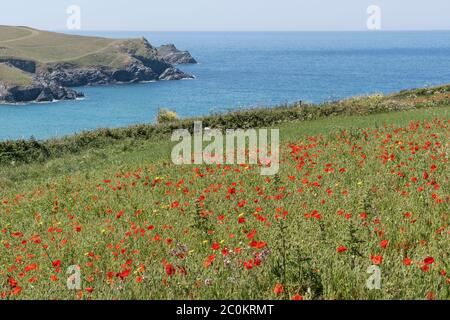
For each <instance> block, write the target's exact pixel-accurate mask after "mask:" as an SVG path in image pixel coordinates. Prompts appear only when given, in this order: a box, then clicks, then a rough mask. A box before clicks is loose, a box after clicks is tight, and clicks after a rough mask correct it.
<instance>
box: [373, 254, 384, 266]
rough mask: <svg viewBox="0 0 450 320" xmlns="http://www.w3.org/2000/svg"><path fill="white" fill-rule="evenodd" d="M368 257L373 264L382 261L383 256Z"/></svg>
mask: <svg viewBox="0 0 450 320" xmlns="http://www.w3.org/2000/svg"><path fill="white" fill-rule="evenodd" d="M370 259H371V260H372V262H373V263H374V264H375V265H379V264H381V263H382V262H383V256H371V257H370Z"/></svg>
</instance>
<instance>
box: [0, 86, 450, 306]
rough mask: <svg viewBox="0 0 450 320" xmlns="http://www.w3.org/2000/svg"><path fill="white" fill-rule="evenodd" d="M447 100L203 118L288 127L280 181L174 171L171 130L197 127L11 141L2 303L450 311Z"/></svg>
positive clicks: (1, 204)
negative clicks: (256, 303) (418, 306)
mask: <svg viewBox="0 0 450 320" xmlns="http://www.w3.org/2000/svg"><path fill="white" fill-rule="evenodd" d="M449 99H450V89H449V87H448V86H443V87H439V88H428V89H420V90H412V91H407V92H402V93H399V94H395V95H390V96H386V97H382V96H373V97H361V98H354V99H348V100H345V101H341V102H334V103H327V104H324V105H320V106H309V105H294V106H282V107H279V108H276V109H273V110H271V109H258V110H247V111H240V112H233V113H230V114H224V115H216V116H209V117H204V118H202V120H204V125H205V126H210V127H218V128H222V129H224V128H238V127H241V128H250V127H252V126H258V127H276V128H280V136H281V139H282V147H281V159H282V161H281V164H280V172H279V174H278V175H276V176H273V177H263V176H260V175H259V172H260V171H259V168H258V166H251V165H243V166H232V165H231V166H228V165H210V166H206V165H198V166H195V165H192V166H189V165H188V166H175V165H173V164H172V162H171V160H170V151H171V148H172V146H173V143H171V142H170V139H169V136H170V133H171V130H172V129H173V128H178V127H186V128H189V127H190V126H191V125H192V121H193V119H186V120H179V121H178V122H176V123H171V124H161V125H142V126H135V127H131V128H123V129H102V130H97V131H94V132H90V133H83V134H80V135H76V136H72V137H66V138H62V139H57V140H49V141H20V142H4V143H2V144H0V148H1V149H0V150H1V151H0V156H1V159H2V164H1V165H0V225H1V226H2V228H3V230H2V232H1V233H0V242H1V243H2V246H1V247H0V266H1V267H0V277H3V278H4V281H3V284H2V285H0V298H4V299H23V298H37V299H87V298H92V299H114V298H119V299H293V298H295V299H300V298H303V299H449V298H450V278H449V276H448V272H450V265H449V263H448V253H449V252H450V245H449V244H450V241H449V240H450V239H449V237H450V229H449V225H448V221H449V212H450V184H449V177H448V161H449V147H450V145H449V141H450V122H449V121H450V102H449ZM72 265H79V266H80V269H81V279H82V285H81V288H80V289H79V290H67V287H66V283H67V275H66V270H67V268H68V267H69V266H72ZM372 265H377V266H378V267H380V269H381V288H380V289H379V290H369V289H368V288H367V286H366V281H367V279H368V278H369V276H370V274H367V269H368V267H370V266H372Z"/></svg>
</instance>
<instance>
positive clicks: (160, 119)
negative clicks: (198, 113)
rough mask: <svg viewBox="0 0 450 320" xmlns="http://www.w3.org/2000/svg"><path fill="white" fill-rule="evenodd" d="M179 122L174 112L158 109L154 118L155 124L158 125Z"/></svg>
mask: <svg viewBox="0 0 450 320" xmlns="http://www.w3.org/2000/svg"><path fill="white" fill-rule="evenodd" d="M177 120H179V118H178V115H177V113H176V112H175V111H171V110H169V109H165V108H162V109H159V110H158V115H157V116H156V122H157V123H159V124H164V123H170V122H174V121H177Z"/></svg>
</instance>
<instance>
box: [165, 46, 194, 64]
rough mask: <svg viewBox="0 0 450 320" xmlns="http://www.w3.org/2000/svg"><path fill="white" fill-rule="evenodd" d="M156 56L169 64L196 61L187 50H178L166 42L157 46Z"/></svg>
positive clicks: (192, 62)
mask: <svg viewBox="0 0 450 320" xmlns="http://www.w3.org/2000/svg"><path fill="white" fill-rule="evenodd" d="M157 52H158V56H159V57H161V58H162V59H163V60H164V61H165V62H167V63H170V64H195V63H197V61H196V60H195V59H194V58H193V57H192V56H191V54H190V53H189V51H181V50H178V49H177V48H176V47H175V45H173V44H166V45H163V46H160V47H158V48H157Z"/></svg>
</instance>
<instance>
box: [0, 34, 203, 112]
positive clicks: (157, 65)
mask: <svg viewBox="0 0 450 320" xmlns="http://www.w3.org/2000/svg"><path fill="white" fill-rule="evenodd" d="M0 34H1V36H0V66H1V69H0V103H22V102H33V101H35V102H48V101H54V100H69V99H75V98H77V97H79V96H82V94H81V93H78V92H75V91H73V90H68V88H69V87H81V86H86V85H99V84H100V85H105V84H111V83H135V82H142V81H157V80H180V79H190V78H192V76H191V75H188V74H186V73H184V72H182V71H181V70H179V69H177V68H175V67H174V66H173V65H174V64H185V63H195V62H196V61H195V59H193V57H192V56H191V55H190V54H189V52H187V51H180V50H178V49H177V48H176V47H175V46H174V45H167V46H164V47H163V48H156V47H153V46H152V45H151V44H150V43H149V42H148V41H147V40H146V39H145V38H136V39H108V38H102V37H90V36H89V37H88V36H78V35H67V34H62V33H56V32H48V31H41V30H36V29H32V28H28V27H9V26H0Z"/></svg>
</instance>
